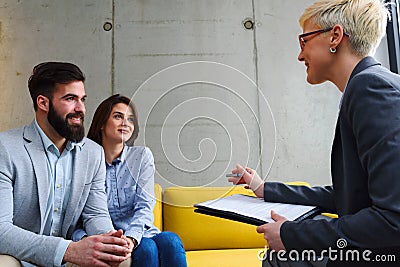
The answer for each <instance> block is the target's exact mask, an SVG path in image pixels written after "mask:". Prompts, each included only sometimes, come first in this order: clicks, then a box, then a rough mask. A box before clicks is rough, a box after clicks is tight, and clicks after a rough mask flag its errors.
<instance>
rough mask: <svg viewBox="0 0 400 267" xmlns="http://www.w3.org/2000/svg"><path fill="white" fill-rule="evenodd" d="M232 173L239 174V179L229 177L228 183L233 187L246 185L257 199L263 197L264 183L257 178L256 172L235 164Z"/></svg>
mask: <svg viewBox="0 0 400 267" xmlns="http://www.w3.org/2000/svg"><path fill="white" fill-rule="evenodd" d="M232 173H234V174H236V173H241V174H242V176H241V177H229V178H228V182H231V183H233V184H234V185H238V184H246V185H247V186H248V188H250V189H251V190H253V192H254V194H256V196H257V197H260V198H263V197H264V181H263V180H262V179H261V178H260V176H258V174H257V172H256V171H255V170H253V169H251V168H249V167H242V166H241V165H239V164H237V165H236V169H234V170H232Z"/></svg>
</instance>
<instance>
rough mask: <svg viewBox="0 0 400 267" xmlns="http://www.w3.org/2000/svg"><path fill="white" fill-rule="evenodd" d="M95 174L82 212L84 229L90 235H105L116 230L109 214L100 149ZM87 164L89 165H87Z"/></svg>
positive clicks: (104, 171) (102, 158)
mask: <svg viewBox="0 0 400 267" xmlns="http://www.w3.org/2000/svg"><path fill="white" fill-rule="evenodd" d="M98 155H100V157H97V158H96V159H97V160H96V161H95V162H94V167H95V172H94V176H93V179H92V183H91V187H90V191H89V196H88V198H87V200H86V204H85V206H84V208H83V212H82V222H83V228H84V229H85V231H86V233H87V234H88V235H98V234H104V233H107V232H109V231H111V230H114V227H113V225H112V221H111V217H110V215H109V213H108V207H107V194H106V191H105V179H106V166H105V159H104V151H103V149H102V148H100V147H99V151H98ZM85 164H87V163H85Z"/></svg>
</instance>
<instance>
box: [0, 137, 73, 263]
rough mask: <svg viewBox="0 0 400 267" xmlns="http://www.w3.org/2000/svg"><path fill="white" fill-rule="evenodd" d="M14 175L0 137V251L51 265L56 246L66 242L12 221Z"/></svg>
mask: <svg viewBox="0 0 400 267" xmlns="http://www.w3.org/2000/svg"><path fill="white" fill-rule="evenodd" d="M14 176H15V173H14V168H13V164H12V162H11V158H10V152H9V151H8V150H7V148H6V147H5V146H4V145H3V143H2V140H0V196H1V205H0V240H1V241H0V254H7V255H12V256H14V257H15V258H17V259H19V260H22V261H26V262H31V263H34V264H37V265H40V266H53V265H54V259H55V256H56V250H57V248H58V247H59V246H60V245H61V244H62V243H65V244H63V246H65V245H68V244H69V241H66V240H64V239H63V238H60V237H53V236H45V235H39V234H36V233H34V232H31V231H28V230H25V229H22V228H20V227H18V226H16V225H14V224H13V213H14V204H13V203H14V197H13V183H14ZM24 205H29V204H27V203H25V204H24ZM67 243H68V244H67Z"/></svg>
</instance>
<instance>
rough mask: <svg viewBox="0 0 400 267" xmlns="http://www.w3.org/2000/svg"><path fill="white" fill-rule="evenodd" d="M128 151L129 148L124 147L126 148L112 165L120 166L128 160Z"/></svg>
mask: <svg viewBox="0 0 400 267" xmlns="http://www.w3.org/2000/svg"><path fill="white" fill-rule="evenodd" d="M126 149H127V146H124V148H123V149H122V152H121V155H119V157H118V158H116V159H114V160H113V161H112V164H118V163H120V162H124V161H125V160H126Z"/></svg>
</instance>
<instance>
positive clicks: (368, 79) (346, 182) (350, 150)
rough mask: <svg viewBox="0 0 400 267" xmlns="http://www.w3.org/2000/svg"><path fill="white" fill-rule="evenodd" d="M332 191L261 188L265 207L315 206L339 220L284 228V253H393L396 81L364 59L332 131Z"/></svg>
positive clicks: (399, 198)
mask: <svg viewBox="0 0 400 267" xmlns="http://www.w3.org/2000/svg"><path fill="white" fill-rule="evenodd" d="M331 173H332V184H333V185H332V186H326V187H312V188H308V187H294V186H287V185H284V184H281V183H269V182H268V183H266V184H265V189H264V190H265V191H264V199H265V201H278V202H290V203H298V204H305V205H317V206H319V207H321V208H323V209H324V210H326V211H329V212H334V213H337V214H338V215H339V218H338V219H334V220H331V221H325V220H306V221H302V222H285V223H284V224H283V225H282V227H281V238H282V241H283V244H284V245H285V247H286V249H287V250H292V249H296V250H304V249H314V250H316V251H321V250H323V249H328V247H331V248H332V249H337V245H336V242H337V240H338V239H339V238H344V239H345V240H346V241H347V247H348V248H349V247H358V248H378V247H395V246H400V76H399V75H396V74H394V73H391V72H390V71H389V70H387V69H386V68H384V67H382V66H381V65H380V64H379V63H378V62H376V61H375V60H374V59H373V58H371V57H366V58H364V59H363V60H362V61H361V62H360V63H359V64H358V65H357V66H356V67H355V69H354V70H353V72H352V74H351V76H350V79H349V82H348V85H347V87H346V90H345V93H344V95H343V100H342V106H341V108H340V112H339V117H338V121H337V125H336V132H335V138H334V141H333V146H332V155H331Z"/></svg>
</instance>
